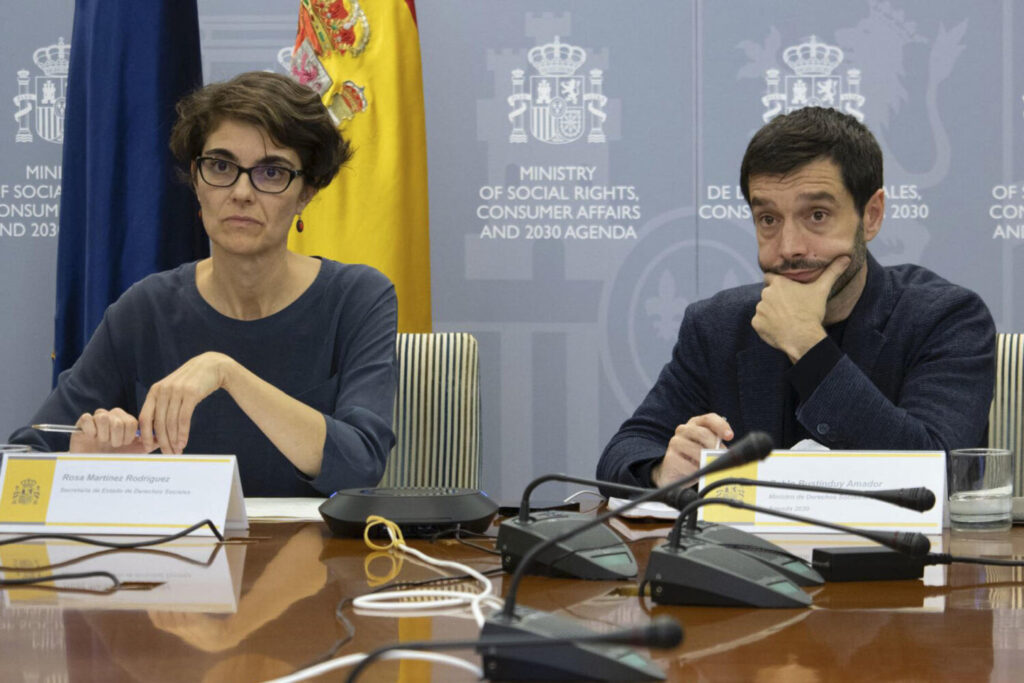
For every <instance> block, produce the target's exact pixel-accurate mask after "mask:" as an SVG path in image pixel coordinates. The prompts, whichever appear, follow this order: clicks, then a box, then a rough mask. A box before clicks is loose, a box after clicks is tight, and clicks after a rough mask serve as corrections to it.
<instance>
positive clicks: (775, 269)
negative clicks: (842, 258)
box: [761, 257, 838, 275]
mask: <svg viewBox="0 0 1024 683" xmlns="http://www.w3.org/2000/svg"><path fill="white" fill-rule="evenodd" d="M837 258H838V257H837ZM830 263H832V261H810V260H808V259H794V260H792V261H787V260H783V261H782V263H780V264H778V265H776V266H772V267H771V268H765V267H764V266H761V270H763V271H764V272H766V273H775V274H776V275H785V274H786V273H788V272H790V271H794V270H797V271H799V270H817V269H819V268H826V267H828V265H829V264H830Z"/></svg>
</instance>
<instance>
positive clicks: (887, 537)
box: [641, 498, 931, 607]
mask: <svg viewBox="0 0 1024 683" xmlns="http://www.w3.org/2000/svg"><path fill="white" fill-rule="evenodd" d="M704 505H728V506H730V507H734V508H740V509H743V510H752V511H754V512H760V513H763V514H768V515H773V516H775V517H782V518H784V519H791V520H794V521H797V522H804V523H805V524H814V525H817V526H822V527H825V528H828V529H834V530H836V531H841V532H844V533H849V534H854V535H857V536H862V537H864V538H868V539H870V540H872V541H875V542H876V543H880V544H882V545H884V546H886V547H888V548H892V549H893V550H896V551H897V552H901V553H906V554H908V555H911V556H913V557H921V556H923V555H926V554H927V553H928V551H929V549H930V548H931V542H930V541H929V540H928V537H927V536H924V535H923V534H919V533H914V532H911V533H907V532H879V531H868V530H864V529H857V528H854V527H848V526H844V525H841V524H833V523H831V522H825V521H823V520H818V519H811V518H809V517H803V516H801V515H795V514H792V513H789V512H782V511H781V510H772V509H771V508H764V507H760V506H757V505H749V504H747V503H743V502H741V501H738V500H732V499H729V498H703V499H700V500H697V501H694V502H693V503H691V504H690V505H687V506H686V508H684V509H683V511H682V512H681V513H680V516H679V519H678V520H676V524H675V525H674V526H673V527H672V531H671V533H670V534H669V539H668V542H667V543H665V544H664V545H662V546H660V547H657V548H654V549H653V550H652V551H651V555H650V559H649V561H648V563H647V571H646V572H645V574H644V579H643V581H642V582H641V586H643V585H644V584H650V585H651V598H652V599H653V600H654V601H655V602H657V603H660V604H671V605H716V606H746V607H806V606H808V605H810V603H811V599H810V596H809V595H807V593H805V592H804V591H803V590H801V589H800V587H799V586H797V585H796V584H795V583H794V582H793V581H791V580H790V579H788V578H786V577H785V576H784V575H783V574H781V573H779V572H778V571H776V569H775V568H774V567H773V566H772V565H769V564H767V563H764V562H760V561H758V560H756V559H754V558H753V557H750V556H749V555H746V554H744V553H742V552H739V551H737V550H734V549H732V548H729V547H726V546H724V545H718V544H715V543H708V542H706V541H703V540H700V539H699V538H693V537H688V536H683V534H682V533H681V529H682V527H683V520H684V517H685V516H686V515H687V514H689V513H690V512H692V511H693V510H695V509H696V508H698V507H702V506H704Z"/></svg>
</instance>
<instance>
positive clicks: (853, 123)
mask: <svg viewBox="0 0 1024 683" xmlns="http://www.w3.org/2000/svg"><path fill="white" fill-rule="evenodd" d="M818 159H829V160H831V161H832V162H834V163H835V164H836V165H837V166H838V167H839V172H840V174H841V175H842V178H843V184H844V185H845V186H846V189H847V190H848V191H849V192H850V194H851V195H853V203H854V206H856V207H857V213H858V214H861V215H863V214H864V207H865V206H866V205H867V203H868V200H869V199H871V196H872V195H873V194H875V192H876V191H878V188H880V187H882V150H881V149H880V148H879V147H878V141H877V140H875V136H874V135H872V134H871V131H870V130H868V129H867V126H865V125H864V124H863V123H861V122H860V121H858V120H857V119H855V118H854V117H852V116H850V115H849V114H844V113H842V112H841V111H837V110H835V109H826V108H824V107H804V108H803V109H797V110H796V111H793V112H790V113H789V114H783V115H782V116H776V117H775V118H774V119H772V120H771V121H769V122H768V123H767V124H765V125H764V126H763V127H762V128H761V130H759V131H757V133H755V134H754V137H753V138H752V139H751V140H750V144H749V145H747V151H746V153H745V154H744V155H743V163H742V164H741V165H740V189H741V190H742V191H743V198H744V199H746V200H747V204H749V203H750V177H751V176H755V175H786V174H787V173H791V172H792V171H795V170H797V169H799V168H801V167H802V166H805V165H807V164H809V163H810V162H812V161H816V160H818Z"/></svg>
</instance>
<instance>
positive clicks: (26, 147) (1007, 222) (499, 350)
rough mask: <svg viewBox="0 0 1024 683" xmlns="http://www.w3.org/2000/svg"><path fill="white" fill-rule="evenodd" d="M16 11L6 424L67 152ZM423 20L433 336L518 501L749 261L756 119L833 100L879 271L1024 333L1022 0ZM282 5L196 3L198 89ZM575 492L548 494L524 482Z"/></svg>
mask: <svg viewBox="0 0 1024 683" xmlns="http://www.w3.org/2000/svg"><path fill="white" fill-rule="evenodd" d="M21 4H22V3H6V4H4V5H3V6H2V7H0V18H2V19H4V20H5V21H4V22H3V25H2V27H0V30H2V31H4V32H5V41H4V42H3V43H2V44H3V45H4V46H5V48H4V49H5V50H6V53H7V58H6V59H7V64H8V65H9V69H10V71H9V76H8V79H9V80H8V86H7V87H8V97H9V100H8V101H12V104H11V105H10V107H9V113H10V115H9V118H8V119H7V121H8V125H7V127H6V129H3V128H0V151H3V152H6V154H5V155H4V157H3V163H2V164H0V259H3V260H2V264H3V265H4V268H3V269H2V270H0V278H3V280H4V285H5V286H4V287H2V288H0V306H2V307H3V312H4V313H6V314H7V320H8V321H9V324H8V326H7V329H8V332H7V333H6V334H5V335H3V336H2V337H0V360H3V361H4V362H3V363H2V366H0V367H3V373H4V375H3V379H4V381H3V382H0V405H2V406H3V407H4V408H6V410H3V411H2V412H0V419H2V420H4V421H5V424H4V427H6V429H7V433H9V432H10V431H11V430H12V429H13V428H14V427H15V426H17V425H19V424H24V423H25V422H26V421H27V420H28V418H29V416H30V415H31V412H32V411H33V410H34V408H35V407H36V405H37V404H38V402H39V400H41V398H42V397H43V395H44V394H45V392H46V390H47V388H48V385H49V352H50V348H51V342H52V323H51V321H52V316H53V310H54V308H53V280H54V277H55V273H54V263H53V249H54V238H53V237H52V236H46V235H45V234H44V233H46V231H47V230H48V228H45V227H40V226H45V225H48V224H50V223H53V224H54V225H55V224H56V221H57V217H56V215H55V213H54V212H55V211H56V208H47V207H56V203H57V201H58V199H57V198H56V197H54V196H53V194H54V193H56V192H57V191H58V189H59V185H60V176H59V173H60V167H59V159H60V153H59V140H57V137H58V136H57V135H56V134H55V131H56V130H57V128H56V127H55V126H56V124H54V123H52V121H54V120H55V119H53V118H52V116H50V114H47V111H51V110H49V109H47V107H48V106H50V105H49V104H48V102H47V100H46V92H48V91H47V90H45V87H46V86H45V81H46V79H47V78H50V79H53V78H56V76H52V75H47V73H46V72H45V71H44V70H43V69H42V68H41V67H40V66H38V65H37V64H36V63H35V62H34V61H33V54H34V52H35V51H36V50H37V49H39V48H41V47H46V46H51V45H55V44H58V43H59V40H60V38H61V37H63V38H64V40H65V42H67V41H68V40H69V38H68V36H69V29H70V26H71V7H72V3H71V2H70V0H69V1H67V2H56V1H51V2H48V3H46V4H48V5H49V7H48V8H47V11H46V12H45V16H46V17H47V21H45V22H40V21H38V20H35V19H34V15H37V14H39V10H38V9H36V8H35V6H33V7H28V6H26V7H25V8H22V7H21ZM343 4H344V6H345V7H346V8H347V11H352V10H353V9H354V7H355V6H356V4H357V3H353V2H351V0H344V3H343ZM359 4H366V3H365V2H364V3H359ZM33 5H35V4H33ZM416 9H417V23H418V29H419V35H420V53H421V59H422V71H423V91H424V92H423V101H424V113H425V120H426V134H427V168H428V172H429V193H430V194H429V200H430V202H429V203H430V233H431V234H430V255H431V271H432V305H433V313H432V317H433V326H434V329H435V331H442V332H443V331H453V330H458V331H466V332H471V333H473V334H474V335H476V336H477V338H478V339H479V341H480V359H481V392H482V395H481V406H482V410H483V424H482V438H481V443H482V458H483V462H482V467H481V470H482V481H483V486H484V488H485V489H486V490H487V491H488V492H489V493H490V494H491V495H492V496H494V497H497V498H500V499H503V500H511V499H515V498H516V497H518V495H519V494H520V493H521V491H522V487H523V486H524V485H525V484H526V482H528V481H529V480H530V479H531V478H533V477H535V476H537V475H540V474H543V473H548V472H556V471H564V472H569V473H572V474H576V475H583V476H587V475H591V474H593V472H594V467H595V464H596V462H597V458H598V456H599V454H600V452H601V450H602V448H603V447H604V444H605V443H606V442H607V440H608V439H609V438H610V437H611V435H612V434H613V433H614V431H615V430H616V429H617V428H618V426H619V424H620V423H621V422H622V420H624V419H625V418H626V417H627V416H628V415H629V414H631V413H632V411H633V410H634V409H635V407H636V406H637V405H638V403H639V402H640V400H641V399H642V398H643V396H644V395H645V393H646V392H647V390H648V389H649V388H650V387H651V385H652V384H653V382H654V379H655V377H656V376H657V373H658V371H659V370H660V369H661V367H662V365H663V364H664V363H665V362H666V361H667V360H668V357H669V353H670V351H671V348H672V345H673V343H674V340H675V337H676V334H677V332H678V327H679V321H680V319H681V316H682V313H683V310H684V309H685V307H686V305H687V304H689V303H692V302H693V301H696V300H697V299H700V298H704V297H707V296H710V295H711V294H713V293H715V292H716V291H718V290H720V289H722V288H725V287H730V286H733V285H738V284H743V283H749V282H756V281H758V280H759V279H760V278H761V273H760V270H759V268H758V266H757V260H756V247H755V241H754V235H753V224H752V222H751V219H750V216H749V212H748V210H747V207H746V205H745V203H744V201H743V199H742V197H741V196H740V194H739V190H738V187H737V186H738V183H739V164H740V159H741V156H742V154H743V150H744V148H745V146H746V144H747V141H748V140H749V139H750V136H751V135H752V134H753V133H754V132H755V131H756V130H757V129H758V127H760V126H761V125H763V124H764V123H765V122H766V121H768V120H770V119H771V118H772V117H774V116H776V115H778V114H779V113H782V112H785V111H789V110H792V109H794V108H797V107H801V106H806V105H807V104H821V105H825V106H832V107H837V108H840V109H842V110H843V111H847V112H849V113H850V114H852V115H854V116H856V117H858V118H860V119H861V120H863V121H864V123H865V124H867V126H868V127H869V128H871V130H872V131H873V132H874V133H875V135H876V136H877V138H878V140H879V142H880V144H881V145H882V148H883V152H884V154H885V163H886V167H885V189H886V193H887V210H886V216H885V220H884V223H883V226H882V230H881V233H880V235H879V236H878V238H877V239H875V240H874V241H873V242H872V243H871V245H870V249H871V251H872V253H873V254H874V255H875V256H876V257H877V258H878V260H879V261H880V262H881V263H883V264H885V265H890V264H896V263H902V262H915V263H919V264H922V265H924V266H926V267H928V268H931V269H933V270H935V271H936V272H938V273H939V274H941V275H943V276H945V277H947V278H949V279H950V280H952V281H954V282H957V283H959V284H963V285H965V286H967V287H970V288H971V289H973V290H975V291H977V292H978V293H979V294H980V295H981V296H982V297H983V298H984V300H985V301H986V302H987V304H988V306H989V307H990V309H991V311H992V314H993V316H994V318H995V320H996V324H997V326H998V328H999V330H1000V331H1002V332H1010V331H1020V330H1021V329H1022V327H1024V297H1022V296H1019V295H1018V294H1017V291H1018V290H1019V289H1020V282H1021V278H1024V275H1021V276H1018V275H1016V269H1017V268H1021V272H1022V273H1024V248H1022V245H1024V158H1022V157H1024V68H1020V66H1019V65H1021V64H1024V37H1022V36H1024V8H1022V7H1021V6H1020V3H1018V2H1014V1H1013V0H984V1H980V2H972V3H965V2H962V0H901V2H899V3H894V2H886V1H884V0H852V1H851V2H842V3H821V2H817V1H816V0H732V1H731V2H728V3H724V2H709V1H704V0H682V1H680V0H648V1H647V2H643V3H626V4H623V3H622V2H613V1H612V0H519V1H517V2H481V1H480V0H445V1H444V2H420V3H417V5H416ZM295 10H296V6H295V4H291V3H280V2H278V1H276V0H253V1H252V2H249V3H246V4H245V5H244V6H243V5H239V4H238V3H236V2H231V1H229V0H204V1H203V2H202V3H200V6H199V13H200V14H199V19H200V42H201V47H202V58H203V73H204V78H205V80H206V81H211V80H221V79H224V78H228V77H230V76H232V75H234V74H236V73H238V72H240V71H245V70H250V69H272V70H275V71H278V72H279V73H287V65H288V63H289V61H290V58H291V49H292V45H293V44H294V40H295V35H296V15H295ZM367 16H369V15H367ZM359 30H363V29H362V28H360V29H359ZM368 30H369V31H370V34H371V35H373V31H374V26H373V24H372V22H371V23H370V24H369V26H368ZM357 32H358V31H357ZM72 49H73V46H72ZM1015 67H1016V68H1015ZM21 74H24V75H21ZM2 87H3V85H2V84H0V88H2ZM48 117H49V118H48ZM5 130H6V132H4V131H5ZM356 153H357V154H358V150H356ZM19 188H20V189H19ZM26 188H28V189H26ZM26 193H28V194H26ZM400 200H401V198H400V197H394V196H390V195H388V194H386V193H384V192H383V191H382V193H381V196H380V197H379V201H381V202H395V201H400ZM29 211H33V212H35V211H38V212H40V213H41V214H42V215H41V216H40V217H38V218H37V217H34V215H33V214H29V213H26V212H29ZM47 211H49V212H50V213H49V214H47V213H46V212H47ZM19 226H20V227H19ZM34 230H35V231H38V233H40V234H38V235H36V236H33V231H34ZM565 492H566V488H565V487H560V486H555V485H548V486H547V487H545V488H544V489H543V490H542V491H540V492H538V495H539V496H541V497H542V498H545V499H547V500H549V501H550V500H552V499H554V498H556V497H558V496H561V495H563V494H564V493H565Z"/></svg>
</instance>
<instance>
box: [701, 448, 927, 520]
mask: <svg viewBox="0 0 1024 683" xmlns="http://www.w3.org/2000/svg"><path fill="white" fill-rule="evenodd" d="M722 453H723V451H720V450H718V451H709V450H703V451H701V455H700V460H701V467H703V466H704V465H705V464H707V463H708V462H712V461H714V459H715V458H716V457H717V456H719V455H721V454H722ZM729 477H743V478H746V479H759V480H762V481H776V482H787V483H793V484H804V485H811V486H825V487H832V488H841V489H859V490H863V491H880V490H882V489H901V488H914V487H918V486H924V487H926V488H928V489H931V491H932V493H934V494H935V506H934V507H932V509H931V510H928V511H926V512H916V511H914V510H907V509H905V508H901V507H899V506H896V505H892V504H890V503H884V502H881V501H876V500H871V499H869V498H861V497H859V496H843V495H839V494H830V493H812V492H810V491H793V490H789V489H778V488H768V487H767V486H752V487H748V486H732V485H725V486H721V487H719V488H716V489H714V490H713V491H711V492H710V493H709V494H708V496H709V497H720V498H733V499H736V500H740V501H743V502H744V503H749V504H751V505H757V506H759V507H766V508H773V509H776V510H780V511H782V512H789V513H792V514H796V515H801V516H803V517H814V518H816V519H822V520H825V521H827V522H832V523H834V524H845V525H847V526H853V527H859V528H862V529H869V530H876V531H877V530H885V531H917V532H920V533H922V534H941V533H942V511H943V500H944V499H945V496H944V494H945V485H946V454H945V452H944V451H785V450H779V451H772V454H771V456H770V457H768V458H766V459H764V460H759V461H755V462H752V463H748V464H747V465H744V466H742V467H736V468H733V469H731V470H726V471H724V472H716V473H714V474H712V475H710V476H707V477H702V478H701V480H700V488H701V489H703V488H704V487H705V486H707V485H708V484H710V483H712V482H714V481H718V480H720V479H725V478H729ZM699 512H700V515H701V516H700V518H701V519H703V520H706V521H708V522H719V523H725V524H730V525H732V526H736V527H737V528H740V529H744V530H746V531H757V532H786V533H823V532H827V531H828V530H827V529H824V528H823V527H819V526H810V525H807V524H804V523H802V522H794V521H791V520H788V519H783V518H781V517H773V516H769V515H766V514H762V513H760V512H754V511H752V510H741V509H738V508H732V507H729V506H727V505H705V506H703V507H701V508H700V509H699Z"/></svg>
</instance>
